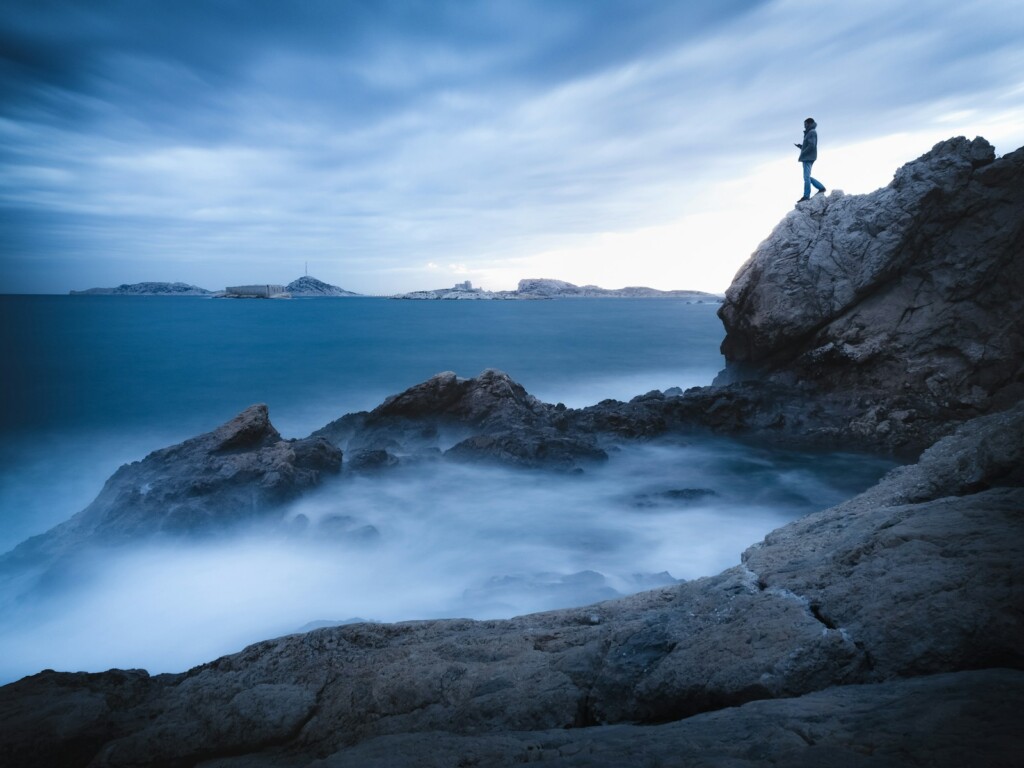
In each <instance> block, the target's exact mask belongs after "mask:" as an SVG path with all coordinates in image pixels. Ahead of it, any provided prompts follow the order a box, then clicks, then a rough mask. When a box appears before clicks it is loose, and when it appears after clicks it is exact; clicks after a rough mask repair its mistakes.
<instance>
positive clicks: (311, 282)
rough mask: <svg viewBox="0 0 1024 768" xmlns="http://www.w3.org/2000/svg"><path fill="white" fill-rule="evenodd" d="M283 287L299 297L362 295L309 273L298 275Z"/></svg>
mask: <svg viewBox="0 0 1024 768" xmlns="http://www.w3.org/2000/svg"><path fill="white" fill-rule="evenodd" d="M284 289H285V290H286V291H288V293H290V294H291V295H292V296H299V297H306V296H337V297H338V298H344V297H346V296H361V295H362V294H359V293H354V292H352V291H346V290H345V289H344V288H339V287H338V286H336V285H331V284H330V283H325V282H324V281H323V280H317V279H316V278H315V277H310V276H309V275H306V276H304V277H300V278H298V279H297V280H292V281H291V282H290V283H288V285H286V286H285V287H284Z"/></svg>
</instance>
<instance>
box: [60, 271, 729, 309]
mask: <svg viewBox="0 0 1024 768" xmlns="http://www.w3.org/2000/svg"><path fill="white" fill-rule="evenodd" d="M70 294H71V295H72V296H209V297H211V298H232V299H239V298H244V299H260V298H262V299H267V298H273V299H287V298H292V297H296V298H310V297H332V298H348V297H354V296H361V295H362V294H359V293H355V292H354V291H347V290H345V289H344V288H340V287H338V286H337V285H331V284H330V283H325V282H324V281H322V280H318V279H316V278H315V277H310V276H309V275H304V276H303V277H300V278H297V279H296V280H292V281H291V282H290V283H288V285H262V284H259V285H241V286H231V287H228V288H225V289H223V290H220V291H210V290H207V289H206V288H200V287H199V286H197V285H189V284H188V283H158V282H149V283H123V284H121V285H119V286H117V287H116V288H89V289H87V290H84V291H70ZM389 298H392V299H419V300H478V301H479V300H485V301H487V300H489V301H494V300H498V301H502V300H504V301H508V300H512V301H514V300H520V301H522V300H538V299H578V298H625V299H685V300H686V301H689V302H692V303H696V304H703V303H718V302H721V301H722V299H723V296H722V295H721V294H715V293H705V292H704V291H659V290H657V289H656V288H645V287H642V286H631V287H627V288H599V287H598V286H596V285H582V286H580V285H574V284H573V283H567V282H565V281H564V280H550V279H544V278H530V279H527V280H520V281H519V285H518V287H517V288H516V289H515V290H514V291H488V290H485V289H483V288H474V287H473V284H472V283H471V282H470V281H469V280H466V281H464V282H461V283H457V284H456V285H454V286H452V287H451V288H438V289H436V290H432V291H413V292H412V293H402V294H398V295H395V296H391V297H389Z"/></svg>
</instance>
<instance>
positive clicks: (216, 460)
mask: <svg viewBox="0 0 1024 768" xmlns="http://www.w3.org/2000/svg"><path fill="white" fill-rule="evenodd" d="M340 466H341V452H340V451H339V450H338V449H337V448H335V447H334V446H333V445H331V444H330V443H329V442H328V441H327V440H324V439H323V438H306V439H303V440H284V439H282V438H281V435H280V434H279V433H278V431H277V430H276V429H274V427H273V425H272V424H271V423H270V417H269V413H268V410H267V406H266V405H254V406H251V407H249V408H247V409H246V410H244V411H242V413H240V414H239V415H238V416H236V417H235V418H233V419H232V420H231V421H229V422H227V423H226V424H223V425H222V426H220V427H218V428H217V429H215V430H213V431H212V432H208V433H206V434H203V435H200V436H198V437H194V438H191V439H189V440H186V441H185V442H183V443H180V444H178V445H174V446H171V447H169V448H162V449H160V450H158V451H154V452H153V453H151V454H149V456H147V457H146V458H145V459H143V460H142V461H136V462H132V463H131V464H125V465H124V466H122V467H121V468H120V469H118V470H117V472H115V473H114V474H113V475H111V477H110V479H109V480H107V482H106V484H105V485H104V486H103V489H102V490H101V491H100V493H99V495H98V496H97V497H96V499H95V500H94V501H93V502H92V503H91V504H90V505H89V506H88V507H86V508H85V509H84V510H82V511H81V512H79V513H78V514H77V515H75V516H74V517H72V518H71V519H70V520H68V521H67V522H65V523H62V524H60V525H58V526H56V527H55V528H53V529H52V530H50V531H48V532H47V533H44V534H41V535H39V536H35V537H33V538H31V539H28V540H27V541H25V542H23V543H22V544H20V545H18V546H17V547H16V548H15V549H13V550H12V551H11V552H9V553H7V554H6V555H4V556H3V558H0V567H3V568H4V569H5V570H7V569H11V568H17V567H23V566H26V565H39V564H45V563H46V562H48V561H51V560H53V559H54V558H56V557H59V556H61V555H62V554H65V553H73V552H75V551H77V550H79V549H81V548H84V547H90V546H97V545H102V546H110V545H117V544H121V543H124V542H128V541H139V540H141V539H145V538H147V537H151V536H154V535H158V534H161V535H173V536H178V535H196V534H207V533H212V532H215V531H222V530H226V529H228V528H230V527H231V526H233V525H237V524H239V523H244V522H253V521H257V520H260V519H263V518H266V517H268V516H275V515H278V514H280V510H281V505H282V504H284V503H285V502H287V501H290V500H291V499H294V498H296V497H297V496H298V495H299V494H301V493H302V492H303V491H305V490H307V489H309V488H312V487H314V486H316V485H318V484H319V483H320V482H321V480H322V479H323V477H324V475H329V474H334V473H337V472H338V471H339V469H340Z"/></svg>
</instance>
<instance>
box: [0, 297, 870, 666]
mask: <svg viewBox="0 0 1024 768" xmlns="http://www.w3.org/2000/svg"><path fill="white" fill-rule="evenodd" d="M716 308H717V307H716V305H712V304H687V303H685V302H683V301H678V300H671V299H664V300H626V299H580V300H557V301H537V302H532V301H531V302H527V301H524V302H501V301H494V302H442V301H425V302H417V301H396V300H387V299H295V300H291V301H231V300H214V299H205V298H184V297H174V298H170V297H167V298H158V297H106V296H91V297H70V296H8V297H0V329H2V331H0V333H2V335H0V354H2V356H3V357H2V359H3V361H4V364H3V376H2V377H0V386H2V388H3V390H2V393H0V438H2V439H0V550H4V551H5V550H7V549H10V548H11V547H13V546H14V545H16V544H17V543H18V542H20V541H21V540H23V539H25V538H26V537H27V536H30V535H33V534H36V533H40V532H42V531H45V530H47V529H48V528H50V527H52V526H53V525H56V524H58V523H60V522H63V521H64V520H67V519H68V518H69V517H71V516H72V515H73V514H75V513H76V512H78V511H79V510H81V509H82V508H84V507H85V506H86V505H87V504H88V503H89V502H90V501H91V500H92V499H93V498H94V497H95V496H96V494H97V493H98V492H99V490H100V488H101V487H102V485H103V482H104V481H105V480H106V478H107V477H108V476H109V475H110V474H112V473H113V472H114V470H116V468H117V467H118V466H119V465H120V464H122V463H124V462H128V461H133V460H137V459H140V458H142V457H143V456H145V455H146V454H147V453H148V452H149V451H152V450H154V449H156V448H160V447H163V446H166V445H170V444H173V443H176V442H179V441H181V440H183V439H185V438H188V437H190V436H192V435H195V434H198V433H199V432H202V431H206V430H209V429H212V428H214V427H216V426H217V425H219V424H221V423H223V422H224V421H226V420H227V419H229V418H231V417H232V416H234V415H235V414H236V413H238V412H239V411H240V410H242V409H243V408H245V407H247V406H249V405H250V404H252V403H255V402H265V403H267V404H268V405H269V406H270V413H271V419H272V420H273V422H274V424H275V425H276V426H277V427H278V429H279V430H280V431H281V432H282V434H284V435H285V436H286V437H299V436H303V435H306V434H308V433H309V432H311V431H313V430H314V429H316V428H318V427H320V426H323V425H324V424H326V423H327V422H329V421H331V420H333V419H335V418H337V417H339V416H341V415H343V414H344V413H347V412H351V411H355V410H363V409H369V408H372V407H374V406H376V405H377V404H379V403H380V402H381V401H382V400H383V399H384V398H385V397H387V396H388V395H391V394H394V393H396V392H399V391H401V390H402V389H404V388H406V387H408V386H410V385H412V384H416V383H418V382H420V381H422V380H424V379H426V378H428V377H429V376H431V375H433V374H435V373H438V372H440V371H444V370H453V371H455V372H456V373H458V374H459V375H461V376H473V375H475V374H477V373H479V372H480V371H481V370H483V369H485V368H489V367H493V368H500V369H502V370H505V371H506V372H508V373H509V374H510V375H511V376H512V377H513V378H515V379H517V380H518V381H520V382H521V383H522V384H523V385H524V386H525V387H526V388H527V389H528V390H529V391H530V392H532V393H533V394H535V395H536V396H538V397H540V398H541V399H542V400H545V401H548V402H564V403H565V404H566V405H569V406H573V407H578V406H584V405H588V404H592V403H595V402H598V401H600V400H602V399H604V398H608V397H614V398H617V399H628V398H629V397H631V396H633V395H636V394H642V393H644V392H647V391H649V390H651V389H665V388H668V387H671V386H679V387H683V388H685V387H689V386H694V385H702V384H708V383H710V381H711V380H712V378H713V377H714V375H715V373H717V371H718V370H719V369H720V368H721V367H722V363H723V361H722V358H721V357H720V355H719V352H718V347H719V344H720V342H721V339H722V335H723V329H722V326H721V323H720V322H719V320H718V318H717V317H716V315H715V310H716ZM609 451H610V458H609V460H608V462H607V463H605V464H603V465H601V466H599V467H595V468H592V469H590V470H588V471H587V472H586V473H584V474H583V475H579V476H577V475H560V474H554V473H547V472H540V471H524V470H510V469H505V468H500V467H487V466H475V465H474V466H461V465H456V464H449V463H439V464H436V465H431V466H429V467H423V466H411V467H405V468H399V469H398V470H395V471H393V472H390V473H385V474H383V475H380V476H376V477H344V476H343V477H340V478H337V479H332V480H330V481H328V482H327V483H325V485H324V486H323V487H322V488H321V489H319V490H318V491H317V492H315V493H313V494H310V495H309V496H306V497H304V498H302V499H300V500H299V501H297V502H296V503H295V504H293V505H292V506H291V507H290V508H289V509H287V510H286V511H285V515H286V517H296V518H297V516H298V515H302V516H304V518H305V519H307V520H309V521H310V522H309V530H310V535H309V536H307V537H305V538H303V537H301V536H300V537H298V538H296V537H284V538H282V537H281V536H280V535H278V534H273V535H271V534H268V533H267V532H255V531H250V532H241V533H240V534H239V535H238V536H236V537H233V538H222V539H218V540H216V541H204V542H191V541H180V542H170V541H162V542H146V543H143V544H140V545H139V546H138V547H136V548H127V547H125V548H122V549H119V550H117V551H105V552H103V553H102V554H101V555H99V556H97V558H96V561H95V563H94V567H93V568H92V570H91V571H90V577H89V579H87V580H83V581H81V582H76V583H74V584H71V585H67V586H66V587H65V588H64V589H63V590H62V591H60V592H57V593H53V594H47V595H46V596H45V598H43V597H40V598H38V599H37V601H36V602H33V603H32V604H31V605H29V604H26V603H25V602H24V601H22V602H19V601H18V600H17V598H16V596H15V595H13V594H10V595H5V594H3V593H0V605H2V606H3V608H2V609H0V616H2V620H0V683H2V682H4V681H8V680H12V679H15V678H17V677H19V676H21V675H25V674H30V673H32V672H35V671H38V670H39V669H42V668H46V667H50V668H54V669H82V670H101V669H106V668H109V667H114V666H117V667H143V668H146V669H149V670H150V671H152V672H159V671H179V670H182V669H185V668H187V667H188V666H190V665H193V664H198V663H201V662H203V661H207V660H209V659H212V658H214V657H216V656H218V655H220V654H224V653H230V652H232V651H236V650H238V649H239V648H241V647H242V646H243V645H245V644H247V643H250V642H255V641H258V640H261V639H265V638H268V637H273V636H276V635H280V634H285V633H288V632H294V631H297V630H299V629H301V628H303V627H305V626H308V625H309V624H310V623H311V622H317V621H325V620H326V621H332V620H339V619H341V620H344V619H350V618H354V617H361V618H367V619H375V620H382V621H397V620H403V619H419V618H435V617H446V616H465V617H473V618H488V617H501V616H512V615H516V614H521V613H526V612H529V611H536V610H545V609H550V608H557V607H567V606H571V605H581V604H586V603H590V602H594V601H597V600H601V599H606V598H609V597H612V596H614V595H616V594H626V593H630V592H635V591H638V590H641V589H645V588H649V587H652V586H656V585H658V584H663V583H666V582H667V581H670V580H672V579H674V578H687V579H689V578H696V577H699V576H703V575H710V574H713V573H716V572H718V571H719V570H721V569H722V568H725V567H729V566H731V565H734V564H735V563H737V562H738V561H739V555H740V553H741V552H742V550H743V549H744V548H745V547H747V546H749V545H750V544H752V543H754V542H756V541H757V540H759V539H760V538H761V537H762V536H764V535H765V534H766V533H768V532H769V531H770V530H772V529H774V528H776V527H778V526H779V525H782V524H785V523H786V522H787V521H789V520H792V519H794V518H796V517H799V516H801V515H804V514H807V513H809V512H813V511H815V510H817V509H821V508H824V507H827V506H830V505H832V504H835V503H837V502H839V501H841V500H843V499H845V498H848V497H849V496H851V495H852V494H854V493H856V492H857V491H859V490H861V489H863V488H865V487H867V486H868V485H870V484H871V483H872V482H873V481H874V480H875V479H876V478H877V477H878V476H879V475H880V474H881V473H882V472H883V471H884V470H885V469H887V468H888V467H889V466H890V465H889V463H888V462H886V461H884V460H879V459H877V458H871V457H865V456H858V455H853V454H846V453H832V454H804V453H800V452H794V451H776V450H771V449H766V448H763V447H762V448H755V447H751V446H748V445H744V444H741V443H738V442H735V441H731V440H726V439H721V438H681V437H675V438H673V437H666V438H665V439H663V440H659V441H653V442H648V443H622V444H621V445H616V446H609ZM332 516H333V517H337V516H342V517H344V518H345V519H351V520H355V521H357V523H358V525H361V526H367V527H372V529H373V530H374V531H376V532H377V534H378V535H377V536H376V537H375V538H374V539H373V540H372V541H370V542H363V543H360V542H353V541H342V540H337V539H332V538H331V537H330V536H329V535H323V533H321V532H320V531H321V530H322V529H321V528H319V527H318V525H319V523H320V521H323V520H328V519H330V518H332ZM323 530H327V529H323Z"/></svg>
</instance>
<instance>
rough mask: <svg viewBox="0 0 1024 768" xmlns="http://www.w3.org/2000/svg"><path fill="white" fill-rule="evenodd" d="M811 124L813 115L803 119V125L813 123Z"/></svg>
mask: <svg viewBox="0 0 1024 768" xmlns="http://www.w3.org/2000/svg"><path fill="white" fill-rule="evenodd" d="M813 124H814V118H813V117H808V118H807V119H806V120H804V125H805V126H806V125H813Z"/></svg>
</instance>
